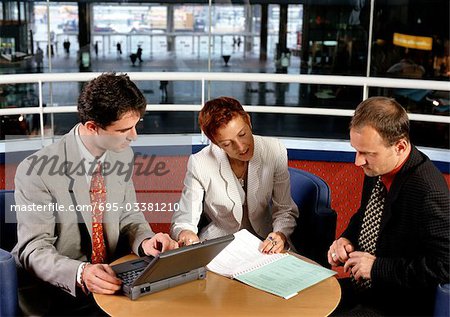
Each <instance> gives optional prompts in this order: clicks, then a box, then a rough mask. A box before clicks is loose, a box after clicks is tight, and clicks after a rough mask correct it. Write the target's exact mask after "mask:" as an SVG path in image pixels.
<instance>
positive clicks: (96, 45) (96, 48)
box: [94, 41, 98, 57]
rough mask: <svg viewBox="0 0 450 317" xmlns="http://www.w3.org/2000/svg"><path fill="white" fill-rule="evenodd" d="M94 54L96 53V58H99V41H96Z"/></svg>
mask: <svg viewBox="0 0 450 317" xmlns="http://www.w3.org/2000/svg"><path fill="white" fill-rule="evenodd" d="M94 52H95V57H98V41H95V44H94Z"/></svg>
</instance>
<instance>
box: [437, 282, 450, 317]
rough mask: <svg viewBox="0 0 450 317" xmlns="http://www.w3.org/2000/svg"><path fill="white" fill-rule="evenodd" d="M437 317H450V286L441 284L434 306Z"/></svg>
mask: <svg viewBox="0 0 450 317" xmlns="http://www.w3.org/2000/svg"><path fill="white" fill-rule="evenodd" d="M434 316H435V317H449V316H450V284H439V285H438V287H437V290H436V299H435V305H434Z"/></svg>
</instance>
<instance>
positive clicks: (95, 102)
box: [13, 73, 178, 315]
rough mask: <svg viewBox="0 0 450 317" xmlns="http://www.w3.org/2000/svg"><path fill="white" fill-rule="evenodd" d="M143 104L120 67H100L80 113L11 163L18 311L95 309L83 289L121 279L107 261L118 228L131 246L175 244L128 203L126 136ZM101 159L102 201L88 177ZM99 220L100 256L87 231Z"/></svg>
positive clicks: (114, 287)
mask: <svg viewBox="0 0 450 317" xmlns="http://www.w3.org/2000/svg"><path fill="white" fill-rule="evenodd" d="M145 107H146V100H145V98H144V96H143V95H142V93H141V92H140V91H139V89H138V88H137V87H136V85H135V84H134V83H133V82H132V81H131V80H130V79H129V77H128V76H127V75H118V74H114V73H106V74H102V75H101V76H99V77H97V78H95V79H93V80H92V81H90V82H89V83H88V84H87V85H86V86H85V87H84V89H83V91H82V93H81V95H80V97H79V100H78V113H79V116H80V123H79V124H77V125H76V126H75V127H74V128H73V129H72V130H71V131H70V132H69V133H68V134H66V135H65V136H63V137H62V138H61V140H60V141H58V142H56V143H54V144H52V145H49V146H47V147H45V148H43V149H42V150H40V151H38V152H36V153H35V154H33V155H31V156H29V157H27V158H26V159H25V160H24V161H23V162H21V163H20V165H19V166H18V168H17V172H16V177H15V199H16V208H17V207H19V208H18V209H16V210H17V221H18V229H17V230H18V232H17V234H18V243H17V245H16V246H15V248H14V250H13V254H14V256H15V258H16V262H17V265H18V270H19V284H20V285H19V302H20V307H21V309H22V311H23V313H24V314H25V315H67V314H68V315H82V314H83V315H84V314H95V315H97V314H98V313H99V312H100V310H99V309H98V307H97V306H96V305H95V301H94V300H93V298H92V295H90V294H91V293H99V294H113V293H114V292H116V291H118V290H119V289H120V287H121V281H120V280H119V279H118V278H117V277H116V276H115V274H114V272H113V270H112V269H111V267H110V266H109V265H108V264H105V263H108V262H110V261H111V260H113V259H114V257H115V256H116V251H117V249H118V245H119V238H120V241H122V240H124V241H126V242H127V243H128V244H129V246H130V247H131V250H132V251H133V252H134V253H136V254H139V255H157V254H158V253H159V252H162V251H165V250H170V249H173V248H176V247H177V246H178V245H177V242H175V241H173V240H172V239H170V237H169V236H168V235H167V234H162V233H158V234H155V233H153V232H152V230H151V228H150V226H149V224H148V223H147V221H146V220H145V217H144V215H143V213H142V210H140V209H139V208H138V206H140V205H139V204H137V203H136V195H135V190H134V186H133V182H132V178H131V176H132V170H133V152H132V150H131V148H130V147H129V144H130V142H132V141H134V140H135V139H136V138H137V134H136V125H137V123H138V122H139V121H140V118H141V117H142V116H143V114H144V112H145ZM99 163H100V165H101V167H102V169H103V171H102V175H103V177H102V184H104V185H102V187H101V189H100V191H98V192H99V193H100V194H103V195H104V196H103V197H104V199H103V201H97V200H95V199H93V198H92V197H93V196H92V192H93V191H92V190H90V185H89V184H91V181H92V180H93V178H94V177H93V175H94V174H93V173H94V171H95V170H96V168H97V166H98V165H99ZM97 177H98V176H97V175H96V178H95V180H97ZM100 177H101V176H100ZM105 191H106V193H105ZM93 210H97V211H98V210H101V211H102V220H101V221H97V220H95V219H97V218H93ZM98 223H100V224H101V226H102V229H101V231H100V233H99V236H101V241H102V243H101V244H100V245H101V246H102V250H103V251H102V252H103V257H102V259H101V261H100V262H99V261H98V260H97V258H98V256H97V255H98V254H97V255H95V254H96V253H95V252H96V251H95V249H97V245H98V243H97V241H96V239H97V238H95V239H94V238H93V236H95V237H98V235H97V234H98V232H99V231H98V228H95V227H96V226H97V225H98ZM93 232H95V235H94V234H93ZM94 258H95V259H96V260H95V261H94Z"/></svg>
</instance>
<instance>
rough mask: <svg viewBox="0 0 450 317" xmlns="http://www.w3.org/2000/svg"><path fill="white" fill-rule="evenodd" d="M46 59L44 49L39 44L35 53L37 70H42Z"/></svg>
mask: <svg viewBox="0 0 450 317" xmlns="http://www.w3.org/2000/svg"><path fill="white" fill-rule="evenodd" d="M43 60H44V51H43V50H42V49H41V48H40V47H39V46H38V48H37V50H36V53H35V54H34V61H35V62H36V70H37V71H38V72H42V61H43Z"/></svg>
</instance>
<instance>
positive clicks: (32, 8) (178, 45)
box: [0, 0, 450, 148]
mask: <svg viewBox="0 0 450 317" xmlns="http://www.w3.org/2000/svg"><path fill="white" fill-rule="evenodd" d="M302 2H303V4H293V3H292V4H291V3H289V4H270V3H268V4H260V3H252V1H250V2H248V1H247V2H245V3H242V4H241V3H239V4H233V2H232V1H226V2H224V1H220V2H219V1H213V2H212V5H211V6H209V5H208V3H207V2H206V1H198V3H192V1H190V2H189V3H184V4H183V3H177V4H175V3H164V2H161V3H146V2H139V3H133V2H131V1H126V2H120V3H115V2H108V3H102V2H55V1H51V2H46V1H42V2H26V4H27V5H28V7H27V5H25V2H23V1H3V2H2V4H3V6H2V10H3V11H2V16H3V20H2V21H1V23H0V31H1V38H0V53H1V54H0V56H1V57H0V66H1V67H0V73H32V72H44V73H47V72H78V71H80V70H81V71H95V72H105V71H117V72H141V71H142V72H156V71H166V72H236V73H287V74H319V75H340V76H363V77H367V76H368V77H371V76H372V77H390V78H402V79H403V78H406V79H423V80H439V81H448V80H449V75H450V53H449V29H450V27H449V20H450V19H449V1H448V0H427V1H426V0H410V1H400V2H399V1H394V2H392V1H381V0H375V1H374V14H373V16H372V17H371V16H370V2H369V1H354V2H353V4H350V3H349V4H343V3H342V2H339V3H335V2H333V3H335V4H331V3H330V2H329V1H318V2H317V1H302ZM80 12H81V13H80ZM19 19H20V21H18V20H19ZM370 25H373V27H372V29H371V28H370V27H369V26H370ZM82 30H87V33H83V32H84V31H82ZM80 32H81V33H80ZM80 45H81V46H82V48H81V49H80ZM38 49H39V50H38ZM369 53H370V54H369ZM20 54H23V55H20ZM255 76H256V75H255ZM237 77H238V76H237ZM236 79H237V80H236V81H235V82H224V83H223V84H218V83H217V82H216V83H212V84H208V85H206V89H208V93H207V95H208V96H210V97H215V96H218V95H232V96H234V97H236V98H237V99H239V100H241V101H242V102H243V103H244V104H246V105H257V106H289V107H308V108H334V109H354V108H355V106H356V105H357V104H358V103H359V102H360V101H361V99H362V98H363V90H362V88H361V87H356V86H348V85H326V84H314V85H310V84H296V83H276V82H273V83H258V82H254V83H252V82H240V81H239V80H238V78H236ZM74 86H75V87H72V88H71V89H70V90H67V89H66V88H64V86H63V85H62V86H61V85H60V84H57V85H56V87H54V86H52V87H50V86H49V87H46V86H44V91H43V95H44V98H45V104H46V105H47V106H50V105H52V106H55V105H74V104H75V103H76V98H77V95H78V93H79V87H78V85H74ZM167 87H168V94H167V97H164V98H161V91H160V89H159V82H147V83H142V89H143V91H144V93H145V94H146V97H147V98H148V101H149V103H163V104H164V103H170V104H198V103H199V102H200V101H199V99H198V98H199V96H200V94H199V93H198V92H197V91H196V90H195V89H200V88H199V87H198V83H193V82H188V81H186V82H170V83H169V84H168V86H167ZM73 88H74V89H73ZM10 90H11V89H10V87H7V88H5V87H3V88H2V89H1V90H0V92H1V95H0V100H8V101H7V102H3V103H2V105H4V107H15V106H18V107H20V106H21V105H20V104H19V103H16V104H14V103H11V100H12V99H11V98H9V97H7V96H6V95H5V94H6V92H7V91H10ZM17 91H21V88H18V89H17ZM193 91H195V93H193ZM33 93H34V94H35V95H36V94H37V91H33ZM370 95H385V96H390V97H393V98H396V99H397V100H398V101H399V102H401V103H402V105H403V106H404V107H405V108H406V109H407V110H408V112H409V113H413V114H430V115H435V116H449V114H450V110H449V108H450V101H449V100H450V97H449V95H448V91H438V90H430V89H395V88H389V89H385V88H372V89H371V90H370ZM8 98H9V99H8ZM16 99H17V98H16ZM18 99H20V98H18ZM36 106H37V105H36ZM180 115H181V116H184V115H186V116H189V120H188V121H189V122H190V121H191V119H192V117H193V116H192V113H189V112H188V111H186V112H182V113H177V114H176V116H175V114H174V113H173V112H172V113H171V112H168V113H166V114H165V115H164V116H160V114H158V116H156V119H154V120H153V119H148V120H149V122H157V124H154V125H151V127H152V128H151V129H148V132H147V131H146V133H152V132H156V133H158V132H164V133H166V132H170V131H171V130H173V129H175V128H176V131H179V130H180V129H181V130H183V129H185V132H186V133H189V132H198V128H197V127H196V126H195V124H194V125H192V124H188V125H186V126H176V127H173V129H172V128H170V122H171V118H172V117H173V120H174V122H182V121H183V120H181V121H180V120H179V118H178V117H179V116H180ZM60 116H62V117H64V115H60ZM68 116H71V115H68ZM149 116H151V114H149ZM194 116H195V114H194ZM271 116H277V118H282V117H283V116H281V115H275V114H269V115H260V116H257V115H255V118H263V119H264V120H260V122H264V124H263V125H262V127H263V128H261V130H266V131H272V132H273V133H275V134H282V135H286V136H293V137H296V136H308V135H310V136H314V137H316V136H317V135H320V134H321V133H322V136H323V137H330V136H331V137H332V136H333V135H336V136H339V137H340V136H342V135H346V134H347V131H346V128H345V126H346V122H345V121H346V120H343V121H342V120H341V119H340V118H330V119H329V120H324V121H323V122H328V124H329V126H327V128H326V129H317V126H319V125H318V124H310V123H308V124H306V122H314V120H316V119H313V118H311V117H309V118H301V120H300V119H299V117H298V116H292V117H289V116H290V115H284V118H285V120H284V119H283V120H284V121H285V122H288V124H286V127H289V128H288V129H284V128H283V127H284V125H283V124H281V123H280V122H281V121H283V120H281V119H277V120H270V119H268V118H270V117H271ZM161 118H164V119H161ZM160 119H161V120H160ZM280 120H281V121H280ZM308 120H309V121H308ZM72 121H73V120H71V121H70V122H72ZM159 121H161V122H159ZM194 121H195V120H194ZM319 121H320V120H319ZM341 121H342V122H341ZM49 122H50V121H49ZM296 122H297V124H296ZM58 124H59V123H58ZM296 127H297V128H296ZM298 127H301V129H300V128H298ZM416 129H417V130H418V133H417V138H418V139H417V140H419V139H420V142H421V143H422V144H423V145H427V144H431V142H430V140H429V139H428V140H427V138H426V137H420V136H426V135H434V136H436V139H437V140H436V139H433V142H432V143H433V144H439V145H438V146H440V147H445V148H448V147H449V145H448V143H449V141H448V130H449V129H448V124H446V123H444V124H442V123H436V124H434V123H428V124H423V125H417V128H416ZM63 130H64V128H62V130H61V131H63ZM316 130H317V131H316ZM277 131H278V132H277Z"/></svg>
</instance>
